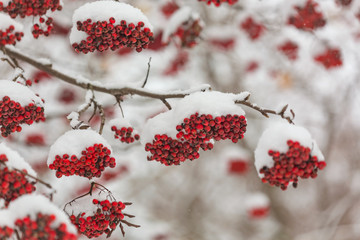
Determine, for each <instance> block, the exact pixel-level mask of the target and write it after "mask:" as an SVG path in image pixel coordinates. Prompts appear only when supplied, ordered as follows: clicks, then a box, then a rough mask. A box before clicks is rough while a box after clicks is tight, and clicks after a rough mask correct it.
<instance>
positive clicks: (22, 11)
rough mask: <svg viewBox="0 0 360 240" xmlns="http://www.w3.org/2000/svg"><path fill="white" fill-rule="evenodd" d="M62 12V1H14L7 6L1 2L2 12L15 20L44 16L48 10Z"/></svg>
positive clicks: (0, 9)
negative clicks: (18, 17) (16, 18)
mask: <svg viewBox="0 0 360 240" xmlns="http://www.w3.org/2000/svg"><path fill="white" fill-rule="evenodd" d="M50 9H51V11H53V12H54V11H56V10H59V11H60V10H61V9H62V6H61V5H60V0H12V1H9V2H8V4H7V6H4V5H3V3H2V2H0V11H3V12H6V13H8V14H9V15H10V17H12V18H15V17H17V16H18V15H19V16H20V17H21V18H25V17H26V16H42V15H45V14H46V12H47V11H48V10H50Z"/></svg>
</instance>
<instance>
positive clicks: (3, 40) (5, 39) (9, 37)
mask: <svg viewBox="0 0 360 240" xmlns="http://www.w3.org/2000/svg"><path fill="white" fill-rule="evenodd" d="M0 4H1V2H0ZM14 30H15V27H14V26H13V25H11V26H9V27H8V28H7V29H6V30H5V31H3V30H1V29H0V47H1V46H4V45H7V44H11V45H15V44H16V41H20V40H21V38H22V37H23V36H24V33H23V32H14Z"/></svg>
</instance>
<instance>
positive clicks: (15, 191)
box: [0, 154, 36, 206]
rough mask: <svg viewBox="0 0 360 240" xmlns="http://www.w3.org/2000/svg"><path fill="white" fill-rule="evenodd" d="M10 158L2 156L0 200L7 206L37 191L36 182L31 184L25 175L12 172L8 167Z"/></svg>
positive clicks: (0, 165) (25, 171)
mask: <svg viewBox="0 0 360 240" xmlns="http://www.w3.org/2000/svg"><path fill="white" fill-rule="evenodd" d="M7 161H8V158H7V156H6V155H5V154H0V170H1V171H0V186H1V188H0V198H1V199H3V200H4V201H5V206H8V205H9V203H10V202H11V201H13V200H15V199H16V198H18V197H19V196H21V195H24V194H29V193H32V192H34V191H35V190H36V188H35V186H34V182H29V181H28V179H27V178H26V176H25V175H24V174H26V173H27V170H25V169H23V170H22V171H23V173H21V172H18V171H16V170H11V168H8V167H7V166H6V162H7Z"/></svg>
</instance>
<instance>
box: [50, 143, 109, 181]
mask: <svg viewBox="0 0 360 240" xmlns="http://www.w3.org/2000/svg"><path fill="white" fill-rule="evenodd" d="M110 154H111V151H110V150H109V149H108V148H107V147H104V145H103V144H94V145H93V146H90V147H88V148H86V150H85V151H82V152H81V157H79V158H78V157H77V156H76V155H71V156H69V155H68V154H63V155H62V156H59V155H56V156H55V160H54V162H53V163H52V164H50V165H49V168H50V169H51V170H56V177H58V178H61V177H62V176H63V175H65V176H70V175H78V176H83V177H87V178H89V179H91V178H93V177H100V176H101V172H103V171H104V170H105V168H106V167H111V168H114V167H115V159H114V158H113V157H110Z"/></svg>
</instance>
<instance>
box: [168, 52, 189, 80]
mask: <svg viewBox="0 0 360 240" xmlns="http://www.w3.org/2000/svg"><path fill="white" fill-rule="evenodd" d="M188 61H189V54H188V53H187V52H185V51H179V52H178V53H177V54H176V57H175V59H173V60H172V61H171V63H170V65H169V66H168V67H167V68H166V69H165V71H164V75H168V76H171V75H175V74H177V73H178V72H179V71H180V70H181V69H183V68H184V66H185V65H186V63H187V62H188Z"/></svg>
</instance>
